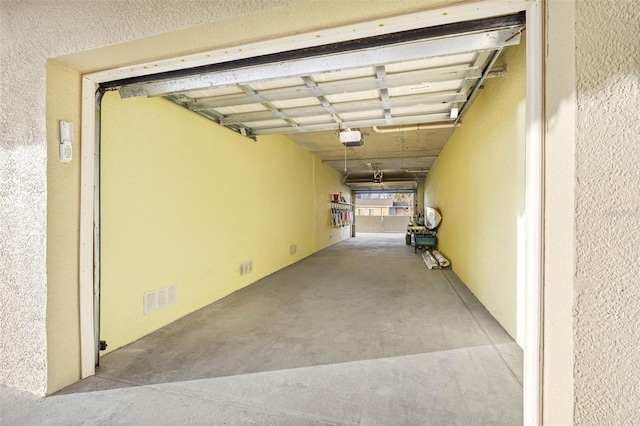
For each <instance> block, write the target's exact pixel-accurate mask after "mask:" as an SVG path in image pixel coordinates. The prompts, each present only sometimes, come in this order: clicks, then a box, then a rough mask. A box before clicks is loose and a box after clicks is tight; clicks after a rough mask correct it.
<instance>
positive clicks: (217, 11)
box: [0, 0, 459, 395]
mask: <svg viewBox="0 0 640 426" xmlns="http://www.w3.org/2000/svg"><path fill="white" fill-rule="evenodd" d="M364 3H365V2H360V1H352V2H343V1H318V2H312V1H305V0H269V1H259V0H235V1H231V0H230V1H224V2H201V1H197V0H184V1H177V0H147V1H117V2H115V1H110V0H95V1H82V2H80V1H73V0H59V1H55V2H39V1H31V2H26V1H20V0H3V1H0V63H1V64H2V66H1V67H0V72H1V75H0V78H2V85H3V86H2V91H0V96H1V98H0V113H1V115H0V130H1V131H2V139H1V141H0V274H1V276H2V279H1V280H0V307H1V310H0V323H1V324H2V325H3V326H2V327H0V383H1V384H6V385H10V386H15V387H18V388H21V389H25V390H28V391H30V392H33V393H36V394H40V395H42V394H44V393H45V392H46V391H47V361H46V358H47V352H46V346H47V329H46V327H47V318H46V311H47V307H46V305H47V303H48V300H47V297H48V295H47V290H48V289H49V288H52V286H54V287H57V286H60V287H61V289H60V291H58V289H56V294H57V295H61V294H66V292H67V291H69V288H68V287H69V286H70V287H72V288H73V289H72V290H71V292H72V293H73V292H76V293H77V285H78V283H77V280H74V281H68V280H67V279H57V278H55V277H60V274H58V273H57V272H55V273H52V271H51V269H52V268H57V265H56V264H53V263H47V261H46V252H47V250H48V251H50V252H53V251H60V250H67V252H68V253H70V255H73V256H76V255H77V247H71V248H69V247H67V246H66V245H65V244H60V243H59V241H57V239H56V238H55V237H54V236H52V235H49V236H48V235H47V233H48V229H47V203H48V201H47V197H48V196H53V195H55V194H48V193H47V174H49V175H50V174H51V173H57V172H56V171H55V170H53V171H51V172H47V169H46V163H47V156H48V155H54V156H56V155H57V152H53V153H49V154H48V152H47V135H46V119H45V117H46V107H45V87H46V62H47V60H48V59H51V58H56V59H57V61H58V62H60V63H62V64H64V65H66V66H68V67H69V68H71V69H72V70H75V71H77V72H80V73H83V72H88V71H91V70H100V69H107V68H114V67H117V66H121V65H124V64H128V63H136V62H143V61H147V60H150V59H152V58H160V57H175V56H178V55H182V54H185V53H191V52H195V51H202V50H205V49H209V48H214V47H219V46H221V45H225V43H226V45H234V44H240V43H244V42H248V41H253V40H260V39H264V38H268V37H276V36H284V35H289V34H292V33H295V32H303V31H311V30H313V29H315V28H323V27H331V26H336V25H341V24H346V23H348V22H349V21H356V20H370V19H373V18H375V17H382V16H389V15H395V14H403V13H409V12H413V11H417V10H421V9H427V8H433V7H437V6H438V5H442V4H446V3H459V2H457V1H454V0H423V1H417V0H416V1H405V2H390V1H384V0H382V1H367V2H366V7H363V4H364ZM310 4H311V5H310ZM288 5H291V6H290V7H287V9H284V10H281V9H279V8H282V7H284V6H288ZM267 10H272V11H274V12H269V11H267ZM269 13H271V15H270V14H269ZM249 14H251V16H249ZM238 16H241V18H235V19H237V20H235V21H234V20H233V19H231V18H234V17H238ZM224 19H230V20H227V21H224ZM221 20H222V21H221ZM274 22H277V23H278V25H274V24H273V23H274ZM218 23H219V24H218ZM199 24H202V25H199ZM194 26H195V27H194ZM169 33H170V34H169ZM79 84H80V81H79V80H78V81H77V83H76V85H77V86H76V87H75V88H74V89H73V90H72V92H73V91H76V90H77V88H78V87H79ZM64 97H65V99H62V100H61V101H62V102H67V101H69V99H71V100H72V101H73V102H74V104H75V106H76V108H75V109H76V112H75V114H77V116H79V105H80V100H79V99H78V97H77V96H76V95H74V94H73V93H65V94H64ZM63 118H64V117H55V116H52V117H50V121H51V122H56V121H57V120H59V119H63ZM53 145H55V143H54V144H53ZM78 154H79V152H78V150H76V158H78ZM76 161H77V160H76ZM63 170H64V173H67V172H68V170H67V169H63ZM49 177H51V176H49ZM57 178H58V177H56V179H57ZM77 181H78V176H77V173H72V174H69V176H68V177H67V178H66V179H65V178H62V179H60V180H57V185H58V188H63V189H61V191H63V194H61V195H62V196H61V198H64V197H67V196H73V195H74V194H75V193H77V188H76V187H74V185H76V183H77ZM56 202H57V201H56ZM54 203H55V202H54ZM59 214H63V215H66V216H70V215H71V216H74V215H75V216H77V214H78V206H77V205H75V206H69V210H68V211H66V212H61V213H59ZM68 232H70V233H75V234H77V232H78V231H77V229H69V230H68ZM69 238H70V237H69V236H65V238H64V239H65V240H68V239H69ZM76 241H77V239H76ZM318 243H319V244H320V243H321V242H318ZM47 268H49V271H47ZM49 273H50V275H49V276H47V275H48V274H49ZM60 299H61V298H58V299H56V300H60ZM74 302H75V301H74V300H68V301H67V303H68V305H69V306H73V307H74V309H75V308H77V303H75V304H74ZM51 309H53V310H58V311H59V309H60V307H59V306H52V307H51ZM68 339H77V336H68ZM58 344H61V345H64V344H65V342H58ZM70 368H72V369H76V368H77V366H75V365H74V366H71V367H70ZM63 376H66V374H61V375H57V377H63Z"/></svg>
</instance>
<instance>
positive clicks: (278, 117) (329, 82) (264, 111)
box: [120, 15, 524, 189]
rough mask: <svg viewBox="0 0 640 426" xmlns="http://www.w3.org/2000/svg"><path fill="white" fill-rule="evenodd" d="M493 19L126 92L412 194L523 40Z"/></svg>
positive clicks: (506, 21)
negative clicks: (343, 132) (280, 140)
mask: <svg viewBox="0 0 640 426" xmlns="http://www.w3.org/2000/svg"><path fill="white" fill-rule="evenodd" d="M489 21H490V22H488V23H485V26H486V28H483V29H478V28H479V26H478V24H477V23H476V22H474V25H470V26H468V27H469V28H470V30H469V31H467V32H464V31H463V30H461V29H460V28H458V29H457V30H456V32H454V33H452V34H448V35H446V36H442V35H438V34H442V30H441V31H440V32H439V33H438V34H436V36H431V37H425V38H419V36H416V35H411V36H410V37H409V39H407V37H404V39H403V41H401V42H396V43H388V44H384V43H380V41H379V40H368V39H365V40H362V41H359V42H358V43H357V44H358V45H357V46H356V47H355V48H354V47H350V48H348V49H345V48H343V47H342V46H337V47H336V46H331V47H330V48H325V49H324V50H323V51H322V52H320V53H318V52H307V54H306V55H305V54H304V52H303V53H302V54H299V53H297V52H296V55H295V57H293V58H292V59H286V58H285V57H282V58H277V60H274V59H273V58H268V59H267V60H266V61H264V62H258V63H252V64H249V65H248V66H242V64H240V66H238V67H236V68H234V67H233V66H227V67H224V68H222V69H216V70H212V71H209V72H200V73H195V74H194V75H188V76H181V77H176V78H173V79H166V78H165V79H159V80H156V81H151V82H143V83H135V84H130V85H125V86H123V87H121V88H120V93H121V95H122V96H123V97H130V96H140V95H146V96H163V97H164V98H165V99H168V100H170V101H172V102H174V103H177V104H179V105H181V106H183V107H185V108H187V109H189V110H190V111H193V112H194V113H197V114H200V115H202V116H204V117H206V118H208V119H210V120H212V121H214V122H216V123H219V124H221V125H223V126H226V127H228V128H229V129H231V130H234V131H236V132H239V133H241V134H243V135H246V136H248V137H252V138H257V139H258V141H259V138H260V136H261V135H269V134H286V135H287V136H288V137H290V138H291V139H292V140H294V141H295V142H296V143H298V144H299V145H301V146H302V147H304V148H305V149H307V150H309V151H310V152H312V153H313V154H315V155H317V156H318V157H319V158H320V159H322V160H323V161H325V162H327V163H328V164H329V165H331V166H333V167H334V168H335V169H336V170H338V171H340V172H343V173H344V174H345V182H346V183H347V184H350V185H351V186H353V187H358V188H363V187H365V188H369V187H370V189H376V188H379V185H373V182H372V178H373V171H374V170H382V171H383V174H384V178H383V182H384V183H385V184H386V185H391V184H392V182H394V181H396V182H403V183H404V182H407V184H406V185H405V186H407V185H408V186H407V187H411V186H413V185H415V182H416V180H417V178H420V177H424V175H425V173H426V171H427V170H428V169H429V168H430V167H431V165H432V163H433V161H434V160H435V158H436V157H437V155H438V154H439V152H440V150H441V149H442V147H443V146H444V144H445V143H446V141H447V140H448V139H449V137H450V136H451V134H452V133H453V131H454V126H456V125H459V124H460V122H461V119H462V117H463V115H464V112H465V111H466V110H467V109H468V107H469V106H470V104H471V103H472V102H473V99H474V97H475V96H476V94H477V91H478V89H479V88H480V87H481V86H482V84H483V81H484V79H485V78H487V77H490V76H491V75H490V72H491V70H492V69H493V70H495V65H496V61H497V59H498V57H499V56H500V53H501V52H502V50H503V49H505V48H507V47H508V46H510V45H513V44H517V43H519V41H520V32H521V31H522V29H523V23H524V18H523V17H522V16H520V15H518V16H515V17H514V16H511V17H504V18H503V19H502V20H500V19H498V20H496V19H493V20H489ZM463 28H464V27H463ZM500 65H501V67H504V64H500ZM501 69H504V68H501ZM456 112H458V114H455V113H456ZM346 128H350V129H358V130H360V131H361V132H362V133H363V141H364V145H363V146H358V147H350V148H345V147H344V145H342V144H341V143H340V141H339V139H338V131H339V130H340V129H346ZM345 165H346V172H345ZM398 185H399V186H403V184H399V183H398V184H396V185H395V186H398Z"/></svg>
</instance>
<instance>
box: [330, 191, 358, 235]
mask: <svg viewBox="0 0 640 426" xmlns="http://www.w3.org/2000/svg"><path fill="white" fill-rule="evenodd" d="M334 198H335V197H334ZM352 224H353V204H349V203H346V202H344V201H337V200H336V201H334V200H331V226H332V227H333V228H342V227H343V226H351V225H352Z"/></svg>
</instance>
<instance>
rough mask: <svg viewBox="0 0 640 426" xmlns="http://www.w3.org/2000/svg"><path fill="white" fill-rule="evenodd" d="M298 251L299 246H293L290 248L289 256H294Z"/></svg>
mask: <svg viewBox="0 0 640 426" xmlns="http://www.w3.org/2000/svg"><path fill="white" fill-rule="evenodd" d="M297 251H298V246H297V245H296V244H291V245H290V246H289V254H290V255H294V254H296V252H297Z"/></svg>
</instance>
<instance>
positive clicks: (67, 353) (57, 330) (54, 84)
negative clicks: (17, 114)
mask: <svg viewBox="0 0 640 426" xmlns="http://www.w3.org/2000/svg"><path fill="white" fill-rule="evenodd" d="M79 99H80V74H79V73H78V72H77V71H74V70H72V69H70V68H67V67H65V66H64V65H61V64H59V63H57V62H54V61H48V62H47V100H46V105H47V151H48V156H47V175H48V179H47V240H48V244H47V283H48V285H47V367H48V368H47V388H48V389H53V390H58V389H60V388H62V387H64V386H66V385H68V384H69V383H73V382H74V381H76V380H78V377H79V375H80V339H78V334H79V333H80V318H79V317H80V314H79V312H78V284H77V280H78V253H79V249H78V228H79V226H80V223H79V222H80V216H79V214H78V208H77V205H78V200H79V199H80V161H79V160H78V159H79V158H80V126H79V123H80V105H79V103H78V100H79ZM60 120H65V121H71V122H73V123H74V124H75V127H74V135H75V143H74V145H73V150H74V153H73V155H74V161H72V162H70V163H62V162H60V161H59V160H58V147H59V144H60V142H59V141H60V138H59V135H60V131H59V121H60ZM59 342H65V343H64V344H59Z"/></svg>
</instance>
